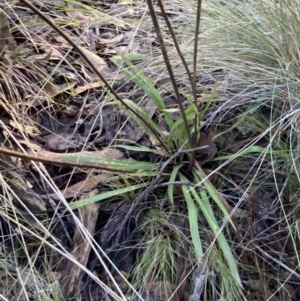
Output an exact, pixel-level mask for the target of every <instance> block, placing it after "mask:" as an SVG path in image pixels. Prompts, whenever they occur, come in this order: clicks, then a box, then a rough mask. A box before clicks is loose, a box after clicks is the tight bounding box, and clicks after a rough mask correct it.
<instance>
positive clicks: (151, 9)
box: [147, 0, 193, 148]
mask: <svg viewBox="0 0 300 301" xmlns="http://www.w3.org/2000/svg"><path fill="white" fill-rule="evenodd" d="M147 4H148V8H149V12H150V15H151V18H152V23H153V25H154V28H155V32H156V36H157V39H158V41H159V45H160V48H161V51H162V54H163V57H164V61H165V64H166V67H167V70H168V73H169V76H170V79H171V82H172V86H173V90H174V92H175V96H176V99H177V103H178V105H179V108H180V112H181V115H182V118H183V122H184V126H185V128H186V131H187V136H188V141H189V146H190V147H191V148H192V147H193V145H192V139H191V134H190V131H189V126H188V122H187V118H186V116H185V113H184V107H183V104H182V101H181V100H180V94H179V90H178V87H177V83H176V80H175V76H174V73H173V70H172V67H171V64H170V60H169V56H168V53H167V50H166V46H165V43H164V39H163V37H162V33H161V30H160V27H159V24H158V20H157V16H156V12H155V9H154V6H153V3H152V0H147Z"/></svg>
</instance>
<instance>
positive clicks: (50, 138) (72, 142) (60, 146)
mask: <svg viewBox="0 0 300 301" xmlns="http://www.w3.org/2000/svg"><path fill="white" fill-rule="evenodd" d="M43 140H44V141H45V147H46V148H48V149H52V150H59V151H63V150H66V149H68V148H77V147H80V146H81V145H83V144H84V141H85V139H84V138H83V137H81V136H80V135H79V134H78V133H66V132H62V133H59V134H50V135H47V136H44V137H43Z"/></svg>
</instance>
